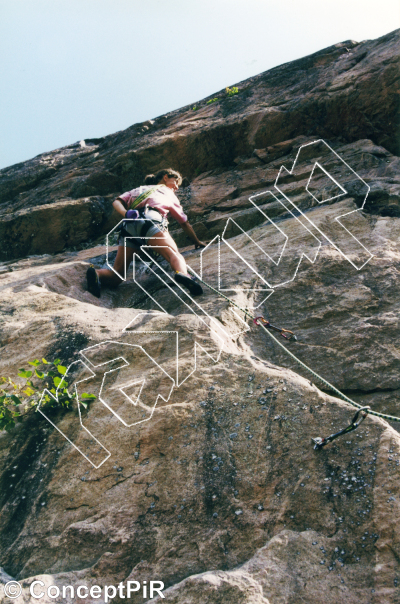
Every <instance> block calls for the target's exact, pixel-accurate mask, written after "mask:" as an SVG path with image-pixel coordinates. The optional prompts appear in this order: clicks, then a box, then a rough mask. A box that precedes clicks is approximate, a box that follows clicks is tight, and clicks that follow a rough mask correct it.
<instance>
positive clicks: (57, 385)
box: [53, 377, 68, 388]
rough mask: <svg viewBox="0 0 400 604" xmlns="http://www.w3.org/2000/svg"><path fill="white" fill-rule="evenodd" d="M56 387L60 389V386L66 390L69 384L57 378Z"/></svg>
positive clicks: (55, 379) (54, 380)
mask: <svg viewBox="0 0 400 604" xmlns="http://www.w3.org/2000/svg"><path fill="white" fill-rule="evenodd" d="M53 382H54V385H55V386H56V387H57V388H58V387H59V386H60V387H61V388H66V387H67V386H68V382H66V381H65V380H62V379H61V378H59V377H55V378H54V379H53Z"/></svg>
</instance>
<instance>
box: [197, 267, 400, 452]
mask: <svg viewBox="0 0 400 604" xmlns="http://www.w3.org/2000/svg"><path fill="white" fill-rule="evenodd" d="M188 268H189V270H190V271H191V272H192V273H193V274H194V275H195V276H196V278H197V279H198V281H200V282H201V283H203V285H205V286H206V287H208V289H211V291H213V292H214V293H216V294H217V295H218V296H221V297H222V298H225V300H227V301H228V302H229V304H232V305H233V306H236V308H238V309H239V310H241V311H242V312H243V313H244V314H245V315H246V316H247V317H249V318H250V319H252V321H253V323H254V324H255V325H258V326H259V327H261V328H262V329H263V330H264V331H265V332H266V333H267V334H268V335H269V337H270V338H272V339H273V340H274V342H275V343H276V344H278V346H280V347H281V348H282V349H283V350H284V351H285V353H286V354H288V355H289V356H290V357H291V358H292V359H293V360H294V361H295V362H296V363H297V364H298V365H300V366H301V367H303V369H305V370H306V371H308V372H309V373H311V375H312V376H314V377H315V378H316V379H317V380H319V381H320V382H322V384H324V386H327V387H328V388H329V389H330V390H332V392H334V393H335V394H337V396H338V397H340V398H341V399H343V400H344V401H346V403H349V404H350V405H353V407H356V408H357V409H358V410H359V411H363V412H365V413H368V414H370V415H375V417H380V418H382V419H385V420H386V421H390V422H400V417H395V416H394V415H387V414H386V413H379V411H372V409H370V408H369V407H363V406H362V405H359V404H358V403H356V402H355V401H353V400H352V399H351V398H349V397H348V396H346V395H345V394H343V392H340V390H338V389H337V388H336V387H335V386H333V385H332V384H331V383H330V382H328V381H327V380H326V379H325V378H323V377H322V376H320V375H319V374H318V373H316V372H315V371H314V370H313V369H311V367H309V366H308V365H306V364H305V363H303V361H301V360H300V359H299V358H297V357H296V355H294V354H293V353H292V352H291V351H290V350H289V349H288V348H286V346H284V345H283V343H282V342H280V341H279V340H278V338H276V337H275V336H274V335H273V334H272V333H271V331H269V330H271V329H273V330H274V331H279V332H280V334H281V335H282V337H284V338H285V339H287V340H297V338H296V336H295V335H294V333H293V332H292V331H289V330H287V329H283V328H279V327H274V326H272V325H271V324H270V322H269V321H267V320H266V319H264V317H254V316H253V315H252V314H251V313H250V312H249V311H248V310H247V309H244V308H241V307H240V306H239V305H238V304H236V302H234V301H233V300H231V299H230V298H228V297H227V296H225V295H224V294H223V293H221V292H220V291H218V290H217V289H215V288H214V287H212V286H211V285H209V284H208V283H206V282H205V281H203V279H200V278H199V277H198V276H197V275H196V274H195V272H194V271H193V270H192V269H190V267H188ZM285 334H289V335H285ZM360 423H361V422H359V423H358V424H357V425H359V424H360ZM355 427H357V426H355ZM352 429H353V430H354V429H355V428H352ZM343 433H344V432H343ZM339 434H342V432H340V433H338V436H339ZM328 438H330V437H328ZM314 442H315V441H314ZM325 444H326V443H325Z"/></svg>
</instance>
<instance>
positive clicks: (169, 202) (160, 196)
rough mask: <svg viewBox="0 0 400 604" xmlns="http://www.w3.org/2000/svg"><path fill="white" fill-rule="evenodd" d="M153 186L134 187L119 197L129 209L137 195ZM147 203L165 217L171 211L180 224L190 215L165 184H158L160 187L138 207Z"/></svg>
mask: <svg viewBox="0 0 400 604" xmlns="http://www.w3.org/2000/svg"><path fill="white" fill-rule="evenodd" d="M152 188H153V186H151V185H145V186H142V187H138V188H137V189H132V191H128V192H127V193H124V194H123V195H120V196H119V197H118V199H121V201H122V202H123V204H124V206H125V208H126V209H127V210H129V207H130V205H131V204H132V202H133V201H134V200H135V199H136V198H137V197H139V195H141V194H142V193H144V192H145V191H148V190H149V189H152ZM145 205H148V206H149V207H151V208H156V209H157V210H159V212H160V214H162V215H163V216H165V217H166V216H167V215H168V212H169V213H170V214H171V216H172V217H173V218H175V220H176V221H177V222H179V224H183V223H184V222H187V219H188V217H187V216H186V214H185V212H184V211H183V209H182V206H181V204H180V201H179V199H178V198H177V196H176V195H175V193H174V192H173V191H172V190H171V189H169V188H168V187H166V186H165V185H158V188H157V189H156V190H155V191H154V192H153V193H152V194H151V195H150V197H147V199H145V200H144V201H142V203H140V204H139V205H138V206H137V208H143V207H144V206H145ZM135 209H136V208H135Z"/></svg>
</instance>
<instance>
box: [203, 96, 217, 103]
mask: <svg viewBox="0 0 400 604" xmlns="http://www.w3.org/2000/svg"><path fill="white" fill-rule="evenodd" d="M215 101H218V97H217V96H216V97H215V99H210V100H209V101H207V103H206V104H207V105H209V104H210V103H215Z"/></svg>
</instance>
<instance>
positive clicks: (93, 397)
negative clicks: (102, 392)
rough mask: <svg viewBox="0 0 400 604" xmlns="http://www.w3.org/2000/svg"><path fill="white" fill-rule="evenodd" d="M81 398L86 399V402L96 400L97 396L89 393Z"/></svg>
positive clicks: (84, 393)
mask: <svg viewBox="0 0 400 604" xmlns="http://www.w3.org/2000/svg"><path fill="white" fill-rule="evenodd" d="M80 398H84V399H86V400H87V399H95V398H96V395H95V394H88V393H87V392H83V393H82V394H81V397H80Z"/></svg>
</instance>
